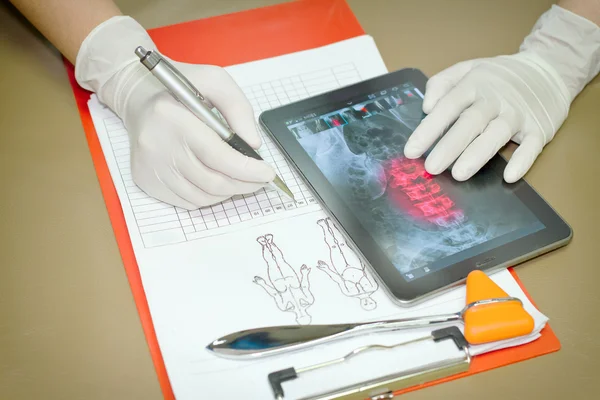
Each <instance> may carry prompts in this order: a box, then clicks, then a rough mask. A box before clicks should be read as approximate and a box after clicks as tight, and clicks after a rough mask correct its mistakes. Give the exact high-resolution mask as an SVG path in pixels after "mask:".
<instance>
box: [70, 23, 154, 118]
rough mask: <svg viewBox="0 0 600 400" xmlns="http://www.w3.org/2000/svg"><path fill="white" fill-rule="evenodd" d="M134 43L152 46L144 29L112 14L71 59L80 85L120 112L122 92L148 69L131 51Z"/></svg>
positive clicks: (127, 90) (150, 48) (91, 33)
mask: <svg viewBox="0 0 600 400" xmlns="http://www.w3.org/2000/svg"><path fill="white" fill-rule="evenodd" d="M138 46H144V47H145V48H147V49H149V50H156V45H155V44H154V42H153V41H152V39H151V38H150V35H149V34H148V32H147V31H146V30H145V29H144V28H143V27H142V26H141V25H140V24H139V23H138V22H137V21H135V20H134V19H133V18H131V17H128V16H116V17H112V18H110V19H108V20H106V21H104V22H103V23H101V24H100V25H98V26H97V27H96V28H94V29H93V30H92V31H91V32H90V34H89V35H88V36H87V37H86V38H85V40H84V41H83V43H82V45H81V48H80V50H79V52H78V54H77V58H76V63H75V79H76V80H77V83H78V84H79V85H80V86H81V87H82V88H84V89H86V90H89V91H92V92H95V93H96V94H97V95H98V98H99V100H100V101H101V102H102V103H104V104H106V105H107V106H108V107H110V108H111V109H112V110H113V111H114V112H116V113H117V114H118V115H121V111H122V107H123V103H124V99H123V98H122V97H123V96H125V95H126V94H127V93H128V92H129V91H130V89H131V88H132V86H133V85H135V84H136V83H137V82H139V81H141V79H143V78H144V77H145V76H146V75H148V74H149V72H148V71H147V70H146V69H145V68H144V67H143V65H141V63H140V62H139V58H138V57H137V55H136V54H135V49H136V48H137V47H138Z"/></svg>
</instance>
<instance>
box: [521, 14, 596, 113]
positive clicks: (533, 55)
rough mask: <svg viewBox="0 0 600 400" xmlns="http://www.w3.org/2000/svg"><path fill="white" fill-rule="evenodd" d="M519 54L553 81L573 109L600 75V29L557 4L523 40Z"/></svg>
mask: <svg viewBox="0 0 600 400" xmlns="http://www.w3.org/2000/svg"><path fill="white" fill-rule="evenodd" d="M519 55H520V56H521V58H522V59H523V60H526V61H529V62H530V63H531V64H532V65H535V66H536V67H537V68H538V69H539V70H540V72H542V74H544V75H545V76H546V77H547V78H548V79H549V80H550V81H552V83H553V84H554V86H555V87H556V88H557V89H558V90H559V93H560V94H561V97H562V98H563V101H564V102H565V103H566V105H567V107H569V106H570V104H571V102H572V101H573V100H574V99H575V97H577V95H578V94H579V93H580V92H581V91H582V90H583V88H584V87H585V86H586V85H587V84H588V83H589V82H590V81H591V80H592V79H593V78H594V77H595V76H596V75H597V74H598V73H599V72H600V27H598V26H597V25H596V24H595V23H593V22H592V21H590V20H588V19H586V18H583V17H581V16H579V15H577V14H575V13H573V12H571V11H568V10H566V9H564V8H561V7H559V6H557V5H553V6H552V7H551V8H550V9H549V10H548V11H546V12H545V13H544V14H543V15H542V16H541V17H540V18H539V19H538V20H537V22H536V23H535V25H534V27H533V29H532V31H531V33H530V34H529V35H528V36H527V37H526V38H525V39H524V40H523V42H522V43H521V46H520V48H519Z"/></svg>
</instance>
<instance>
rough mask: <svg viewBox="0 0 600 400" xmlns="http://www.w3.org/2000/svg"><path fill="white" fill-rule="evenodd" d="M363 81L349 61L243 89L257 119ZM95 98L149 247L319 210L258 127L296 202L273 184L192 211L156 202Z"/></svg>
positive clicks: (123, 137)
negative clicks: (142, 186) (136, 180)
mask: <svg viewBox="0 0 600 400" xmlns="http://www.w3.org/2000/svg"><path fill="white" fill-rule="evenodd" d="M360 79H361V76H360V73H359V71H358V70H357V68H356V66H355V65H354V63H352V62H349V63H344V64H341V65H336V66H333V67H330V68H325V69H317V70H314V71H309V72H306V73H302V74H298V75H292V76H287V77H283V78H280V79H275V80H272V81H266V82H261V83H257V84H252V85H249V86H242V90H243V91H244V93H245V95H246V97H247V98H248V100H249V101H250V103H251V104H252V106H253V108H254V112H255V118H256V119H257V120H258V116H259V115H260V113H261V112H263V111H265V110H268V109H271V108H274V107H277V106H280V105H284V104H288V103H290V102H294V101H298V100H301V99H304V98H307V97H310V96H314V95H317V94H320V93H323V92H325V91H328V90H331V89H335V88H337V87H341V86H345V85H348V84H352V83H355V82H358V81H359V80H360ZM95 100H96V101H95V103H94V102H91V103H90V111H91V112H92V113H93V114H96V118H95V120H96V121H99V122H100V124H99V125H100V126H97V127H96V128H97V129H98V130H99V132H103V133H104V134H105V135H106V136H107V137H108V142H107V143H108V144H109V146H108V149H104V151H105V153H106V152H107V150H108V153H112V154H109V156H112V157H114V159H115V161H116V164H117V166H118V172H119V176H120V179H121V180H122V183H123V185H124V186H125V190H126V197H127V201H128V202H129V205H130V206H131V208H132V210H133V215H134V217H135V223H136V228H137V230H138V231H139V234H140V235H141V238H142V241H143V243H144V246H145V247H155V246H161V245H166V244H173V243H178V242H185V241H190V240H194V239H199V238H203V237H206V236H210V235H215V234H220V233H222V232H223V231H224V230H226V228H228V227H232V226H239V225H240V224H249V223H255V224H256V223H261V221H263V220H265V219H269V220H270V219H272V218H269V217H272V216H276V214H282V213H286V214H290V215H298V214H301V213H303V212H311V211H314V210H316V209H319V208H320V207H319V205H318V203H317V201H316V200H315V198H314V197H313V195H312V193H311V192H310V191H309V190H308V188H307V187H306V185H305V184H304V183H303V182H302V180H301V178H300V177H299V176H298V174H297V172H296V171H294V170H293V169H292V168H291V167H290V165H289V163H288V162H287V160H286V159H285V158H284V156H283V155H282V153H281V152H280V151H279V149H278V148H277V147H276V145H275V143H274V142H273V141H272V140H271V138H270V137H269V136H268V135H266V134H265V133H264V132H263V131H262V129H260V127H259V132H260V133H261V135H262V139H263V146H262V147H261V149H260V150H259V153H260V155H261V157H263V158H264V160H265V162H267V163H268V164H269V165H271V166H273V167H274V168H275V169H276V171H277V174H278V175H279V176H280V177H281V178H282V179H283V181H284V182H285V183H286V184H287V185H288V187H289V188H290V190H292V192H293V193H294V197H295V198H296V202H295V203H294V202H293V201H290V200H289V199H287V198H286V197H285V196H282V195H281V194H279V193H278V192H277V191H275V190H273V189H271V188H269V187H267V188H265V189H261V190H260V191H258V192H256V193H252V194H247V195H238V196H234V197H232V198H231V199H228V200H226V201H224V202H222V203H219V204H216V205H213V206H209V207H205V208H201V209H198V210H194V211H188V210H185V209H181V208H178V207H173V206H171V205H169V204H166V203H164V202H161V201H159V200H156V199H155V198H152V197H150V196H148V195H146V194H145V193H144V192H143V191H142V190H141V189H140V188H138V187H137V186H136V184H135V183H134V181H133V179H132V175H131V168H130V154H129V136H128V133H127V130H126V129H125V127H124V126H123V122H122V121H121V120H120V119H119V118H118V117H117V116H116V115H114V114H113V113H111V112H110V110H108V109H107V108H105V107H103V106H101V105H100V103H99V102H97V99H95ZM97 125H98V124H97ZM257 126H258V123H257ZM105 155H106V154H105Z"/></svg>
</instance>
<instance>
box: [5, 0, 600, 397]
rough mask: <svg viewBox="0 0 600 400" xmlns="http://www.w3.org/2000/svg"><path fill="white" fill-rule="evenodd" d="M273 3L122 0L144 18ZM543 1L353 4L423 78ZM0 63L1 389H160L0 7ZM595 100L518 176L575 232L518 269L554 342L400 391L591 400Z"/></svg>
mask: <svg viewBox="0 0 600 400" xmlns="http://www.w3.org/2000/svg"><path fill="white" fill-rule="evenodd" d="M279 2H281V1H275V0H270V1H266V0H262V1H259V0H210V1H208V0H204V1H203V0H178V1H174V0H171V1H167V0H163V1H160V0H147V1H141V0H139V1H134V0H123V1H118V2H117V3H118V4H119V5H120V6H121V7H122V10H123V11H124V12H125V13H128V14H130V15H132V16H134V17H135V18H137V19H138V20H139V21H140V22H141V23H142V24H144V25H145V26H146V27H147V28H152V27H156V26H160V25H165V24H171V23H177V22H181V21H185V20H190V19H197V18H202V17H208V16H211V15H217V14H223V13H228V12H233V11H237V10H242V9H247V8H254V7H258V6H261V5H268V4H275V3H279ZM551 3H552V2H551V1H548V0H527V1H523V0H512V1H509V0H504V1H487V0H485V1H483V0H480V1H475V0H472V1H468V0H461V1H458V0H455V1H444V0H437V1H434V0H421V1H417V0H414V1H413V0H403V1H400V0H398V1H393V0H388V1H384V0H371V1H366V0H363V1H360V0H350V1H349V4H350V6H351V7H352V9H353V10H354V12H355V13H356V16H357V17H358V19H359V21H360V23H361V24H362V25H363V27H364V29H365V30H366V31H367V32H368V33H369V34H371V35H373V36H374V38H375V40H376V41H377V44H378V46H379V48H380V50H381V53H382V56H383V58H384V60H385V62H386V64H387V66H388V68H389V69H390V70H392V69H396V68H401V67H405V66H416V67H419V68H421V69H422V70H424V71H425V73H427V74H429V75H431V74H433V73H435V72H437V71H439V70H440V69H442V68H444V67H446V66H448V65H450V64H452V63H454V62H457V61H460V60H464V59H468V58H473V57H481V56H493V55H496V54H500V53H509V52H512V51H514V50H515V49H516V48H517V47H518V45H519V44H520V42H521V40H522V39H523V37H524V36H525V35H526V34H527V33H528V31H529V30H530V28H531V26H532V25H533V23H534V22H535V20H536V19H537V17H538V16H539V15H540V14H541V13H542V12H543V11H544V10H546V9H547V8H548V7H549V6H550V4H551ZM0 61H1V63H0V184H1V186H0V191H1V195H0V235H1V236H0V399H7V400H21V399H47V400H50V399H90V400H92V399H94V400H95V399H111V400H114V399H148V400H150V399H159V398H161V392H160V388H159V385H158V382H157V380H156V376H155V372H154V369H153V365H152V363H151V359H150V355H149V353H148V349H147V346H146V342H145V339H144V335H143V332H142V329H141V326H140V322H139V319H138V314H137V312H136V309H135V305H134V302H133V299H132V295H131V292H130V289H129V286H128V282H127V279H126V276H125V272H124V269H123V265H122V262H121V259H120V257H119V252H118V249H117V246H116V243H115V239H114V236H113V232H112V229H111V225H110V222H109V218H108V216H107V213H106V209H105V206H104V202H103V199H102V195H101V192H100V189H99V186H98V182H97V179H96V175H95V171H94V168H93V166H92V162H91V159H90V155H89V151H88V147H87V143H86V140H85V137H84V132H83V130H82V127H81V123H80V120H79V115H78V113H77V110H76V107H75V102H74V100H73V96H72V93H71V89H70V87H69V84H68V81H67V77H66V74H65V71H64V69H63V66H62V64H61V59H60V57H59V55H58V54H57V52H56V51H55V50H54V49H53V48H52V47H51V46H49V45H48V44H47V43H46V42H45V41H44V40H43V38H42V37H41V36H40V35H39V34H37V33H36V32H35V30H33V29H32V28H31V27H30V26H29V25H28V24H27V23H26V22H25V21H24V20H23V19H22V18H20V17H19V16H18V14H17V13H15V12H14V10H12V9H11V8H9V7H8V6H6V5H5V4H4V3H3V5H2V6H0ZM599 105H600V80H599V79H596V80H595V81H594V82H593V83H592V84H591V85H590V86H588V88H587V89H586V90H585V91H584V92H583V93H582V94H581V95H580V97H579V98H577V99H576V101H575V102H574V104H573V106H572V109H571V114H570V117H569V119H568V121H567V122H566V123H565V125H563V127H562V129H561V130H560V132H559V133H558V136H557V137H556V138H555V140H554V141H553V142H552V143H551V144H550V145H549V146H548V147H547V148H546V149H545V150H544V152H543V153H542V155H541V156H540V158H539V159H538V161H537V162H536V164H535V165H534V168H533V169H532V170H531V172H530V173H529V174H528V176H527V179H528V181H529V182H530V183H531V184H532V185H533V186H534V187H535V188H536V189H537V190H538V191H539V192H540V193H541V194H542V196H544V197H545V198H546V199H547V200H548V201H549V202H550V203H551V204H552V205H553V206H554V207H555V208H556V209H557V210H558V212H559V213H561V214H562V215H563V216H564V217H565V218H566V220H567V221H568V222H569V223H570V224H571V225H572V227H573V228H574V232H575V236H574V238H573V240H572V242H571V244H570V245H569V246H568V247H566V248H564V249H562V250H559V251H556V252H553V253H552V254H550V255H547V256H544V257H541V258H538V259H536V260H534V261H531V262H528V263H526V264H523V265H521V266H519V267H518V272H519V275H520V277H521V278H522V280H523V282H524V283H525V285H526V287H527V289H528V290H529V292H530V293H531V295H532V296H533V298H534V300H535V301H536V303H537V305H538V306H539V308H540V309H541V310H542V312H544V313H546V314H547V315H548V316H549V317H550V320H551V326H552V327H553V329H554V330H555V332H556V333H557V335H558V336H559V338H560V340H561V342H562V346H563V347H562V349H561V350H560V351H559V352H557V353H554V354H551V355H548V356H544V357H539V358H536V359H533V360H530V361H526V362H522V363H519V364H516V365H512V366H508V367H505V368H500V369H497V370H494V371H490V372H486V373H483V374H479V375H477V376H474V377H469V378H465V379H461V380H458V381H453V382H450V383H446V384H443V385H438V386H436V387H433V388H428V389H425V390H421V391H418V392H415V393H411V394H408V395H406V396H405V398H407V399H447V398H452V399H466V398H468V399H476V398H485V399H486V400H492V399H524V398H535V399H592V398H599V397H598V392H599V390H598V379H599V378H598V377H599V372H600V361H599V360H600V336H599V334H598V333H599V331H598V329H600V324H599V323H598V318H600V313H599V312H598V308H599V307H600V295H599V291H598V282H599V281H600V272H599V270H600V269H599V266H598V262H597V254H598V253H597V252H598V249H600V245H598V234H597V232H598V225H599V223H600V219H599V213H598V200H597V198H598V196H599V194H600V191H599V190H598V182H600V180H599V178H598V176H599V175H600V167H599V166H600V162H599V161H597V158H596V157H597V154H598V150H600V134H599V131H600V106H599ZM594 237H595V238H594ZM224 389H225V388H224ZM224 398H227V397H226V396H225V397H224Z"/></svg>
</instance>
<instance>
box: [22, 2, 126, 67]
mask: <svg viewBox="0 0 600 400" xmlns="http://www.w3.org/2000/svg"><path fill="white" fill-rule="evenodd" d="M10 2H11V3H13V5H14V6H15V7H16V8H17V9H18V10H19V11H20V12H21V13H22V14H23V15H24V16H25V18H27V19H28V20H29V21H30V22H31V23H32V24H33V25H34V26H35V27H36V28H37V29H38V30H39V31H40V32H41V33H42V34H43V35H44V36H45V37H46V38H47V39H48V40H49V41H50V42H51V43H52V44H53V45H54V46H55V47H56V48H57V49H58V50H59V51H60V52H61V53H62V54H63V55H64V56H65V57H66V58H67V59H68V60H69V61H70V62H71V63H75V60H76V57H77V53H78V51H79V48H80V46H81V43H82V42H83V40H84V39H85V38H86V37H87V35H88V34H89V33H90V32H91V31H92V30H93V29H94V28H95V27H96V26H98V25H99V24H100V23H102V22H104V21H106V20H107V19H109V18H111V17H114V16H117V15H122V14H121V11H120V10H119V8H118V7H117V5H116V4H115V3H114V2H113V1H112V0H10Z"/></svg>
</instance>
